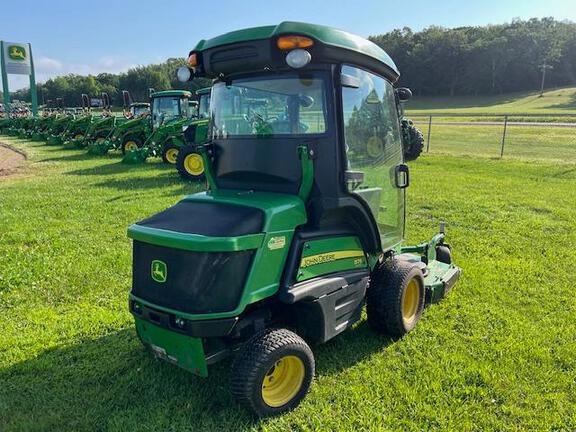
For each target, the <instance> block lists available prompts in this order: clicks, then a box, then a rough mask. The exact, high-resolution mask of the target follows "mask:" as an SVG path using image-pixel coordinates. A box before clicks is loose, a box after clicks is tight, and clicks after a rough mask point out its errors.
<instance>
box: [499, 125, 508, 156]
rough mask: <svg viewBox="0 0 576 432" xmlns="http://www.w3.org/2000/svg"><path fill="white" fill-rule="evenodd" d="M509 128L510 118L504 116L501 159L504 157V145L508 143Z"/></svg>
mask: <svg viewBox="0 0 576 432" xmlns="http://www.w3.org/2000/svg"><path fill="white" fill-rule="evenodd" d="M507 127H508V116H507V115H506V116H504V131H503V132H502V143H501V145H500V159H502V157H503V156H504V143H505V142H506V128H507Z"/></svg>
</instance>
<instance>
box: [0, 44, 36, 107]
mask: <svg viewBox="0 0 576 432" xmlns="http://www.w3.org/2000/svg"><path fill="white" fill-rule="evenodd" d="M0 57H1V59H0V60H1V66H2V89H3V90H2V91H3V92H4V105H5V106H6V110H8V109H9V108H10V89H9V86H8V74H17V75H28V77H29V78H30V99H31V101H32V113H33V114H34V115H37V114H38V96H37V94H36V78H35V76H34V61H33V60H32V46H31V45H30V44H29V43H25V44H24V43H16V42H6V41H0Z"/></svg>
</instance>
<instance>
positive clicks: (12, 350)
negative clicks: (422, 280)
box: [0, 137, 576, 432]
mask: <svg viewBox="0 0 576 432" xmlns="http://www.w3.org/2000/svg"><path fill="white" fill-rule="evenodd" d="M2 140H3V141H6V142H9V143H12V144H14V145H16V146H19V147H22V148H24V149H26V151H27V152H28V153H29V155H30V158H31V159H30V161H29V163H28V166H27V170H26V172H25V173H23V174H20V175H18V176H17V177H12V178H5V179H0V257H1V265H0V312H1V313H0V430H1V431H3V432H7V431H29V430H36V431H49V430H54V431H96V430H98V431H101V430H106V431H128V430H130V431H136V430H144V431H165V430H166V431H202V430H215V431H216V430H217V431H220V430H230V431H232V430H234V431H236V430H240V431H243V430H262V431H288V430H334V431H347V430H350V431H352V430H374V431H377V430H428V429H437V430H498V431H500V430H574V429H575V428H576V355H575V354H574V353H575V352H576V337H575V335H576V322H575V320H574V317H575V316H576V302H575V301H574V294H573V285H574V282H573V279H574V276H573V273H574V272H573V269H574V262H575V261H576V249H575V248H574V245H575V244H576V230H575V229H574V227H575V226H576V213H575V212H574V203H575V202H576V166H575V165H574V164H566V163H543V162H522V161H517V160H493V159H485V158H484V159H483V158H474V157H454V156H438V155H425V156H423V157H422V158H421V159H419V160H418V161H416V162H414V163H412V164H411V169H412V185H411V187H410V190H409V213H408V219H409V221H408V237H409V240H410V241H412V242H416V241H420V240H423V239H426V238H429V237H430V236H431V235H432V234H433V233H435V232H436V230H437V226H438V223H439V221H440V220H446V221H447V222H448V237H449V241H450V242H451V243H452V245H453V248H454V251H455V258H456V260H457V262H458V264H459V265H460V266H461V267H462V268H463V270H464V273H463V276H462V279H461V280H460V281H459V283H458V284H457V286H456V287H455V289H454V291H453V292H452V293H451V295H450V296H449V297H448V298H447V299H446V300H445V301H444V302H442V303H440V304H438V305H435V306H432V307H430V308H429V309H427V310H426V312H425V314H424V316H423V319H422V321H421V322H420V324H419V326H418V327H417V329H416V330H415V331H414V332H412V333H410V334H409V335H408V336H406V337H405V338H403V339H401V340H397V341H392V340H390V339H388V338H386V337H384V336H379V335H377V334H375V333H373V332H372V331H371V330H370V329H369V328H368V327H367V325H366V323H365V320H362V321H361V322H360V323H359V324H357V325H356V326H355V327H354V328H353V329H352V330H349V331H347V332H346V333H345V334H343V335H341V336H339V337H338V338H336V339H335V340H333V341H331V342H329V343H327V344H325V345H323V346H318V347H314V348H313V350H314V353H315V356H316V364H317V378H316V381H315V383H314V384H313V387H312V390H311V392H310V394H309V395H308V397H307V399H305V401H304V402H303V403H302V404H301V406H300V407H299V408H298V409H297V410H295V411H294V412H292V413H289V414H287V415H284V416H282V417H279V418H275V419H269V420H264V421H258V420H256V419H254V418H252V417H250V416H249V415H248V413H247V412H246V411H244V410H242V409H240V408H238V407H237V406H236V405H235V404H234V403H233V401H232V400H231V398H230V395H229V393H228V389H227V386H228V380H229V375H228V367H229V362H228V361H225V362H223V363H221V364H218V365H215V366H213V367H211V369H210V377H208V378H207V379H200V378H197V377H195V376H193V375H190V374H189V373H187V372H185V371H182V370H179V369H177V368H175V367H173V366H171V365H168V364H165V363H161V362H159V361H156V360H154V359H153V358H151V356H150V355H148V354H147V353H146V352H145V351H144V350H143V349H142V348H141V347H140V345H139V342H138V340H137V338H136V335H135V333H134V331H133V327H132V322H131V317H130V315H129V313H128V312H127V294H128V291H129V289H130V280H131V267H130V262H131V256H130V255H131V252H130V242H129V241H128V239H127V238H126V227H127V226H128V225H129V224H130V223H132V222H134V221H137V220H139V219H142V218H144V217H146V216H148V215H151V214H153V213H154V212H157V211H159V210H161V209H164V208H166V207H168V206H169V205H171V204H173V203H175V202H176V201H178V200H179V198H180V197H181V196H182V195H183V194H187V193H191V192H194V191H195V188H194V187H193V186H191V185H185V184H183V183H182V182H180V180H179V179H178V177H177V176H176V174H175V172H174V171H173V170H171V169H170V168H166V167H163V166H161V165H160V164H159V163H152V164H147V165H144V166H136V167H126V166H124V165H122V164H120V163H118V162H119V159H118V158H114V157H107V158H91V157H88V156H86V155H85V154H83V153H81V152H79V151H63V150H60V149H56V148H50V147H45V146H39V145H37V144H33V143H24V142H22V141H18V140H15V139H9V138H4V137H3V138H2Z"/></svg>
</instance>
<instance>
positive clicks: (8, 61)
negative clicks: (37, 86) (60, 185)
mask: <svg viewBox="0 0 576 432" xmlns="http://www.w3.org/2000/svg"><path fill="white" fill-rule="evenodd" d="M3 51H4V52H3V53H2V54H3V55H4V65H5V67H6V73H9V74H18V75H30V74H31V73H32V66H31V63H30V45H29V44H23V43H15V42H4V50H3Z"/></svg>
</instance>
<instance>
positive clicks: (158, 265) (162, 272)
mask: <svg viewBox="0 0 576 432" xmlns="http://www.w3.org/2000/svg"><path fill="white" fill-rule="evenodd" d="M167 276H168V269H167V268H166V263H165V262H163V261H160V260H154V261H152V279H154V280H155V281H156V282H166V277H167Z"/></svg>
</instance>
